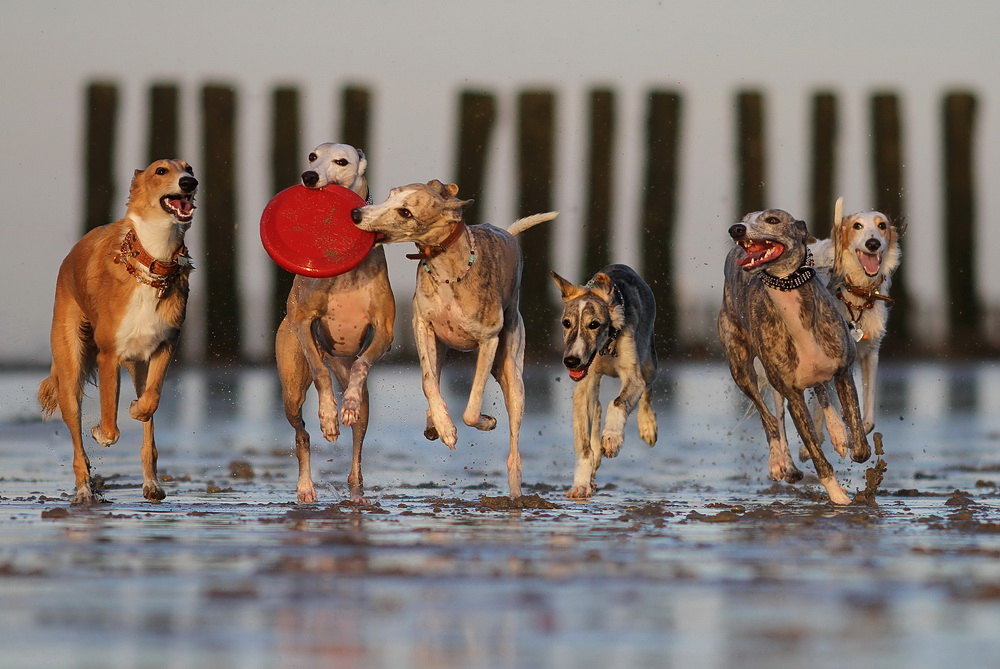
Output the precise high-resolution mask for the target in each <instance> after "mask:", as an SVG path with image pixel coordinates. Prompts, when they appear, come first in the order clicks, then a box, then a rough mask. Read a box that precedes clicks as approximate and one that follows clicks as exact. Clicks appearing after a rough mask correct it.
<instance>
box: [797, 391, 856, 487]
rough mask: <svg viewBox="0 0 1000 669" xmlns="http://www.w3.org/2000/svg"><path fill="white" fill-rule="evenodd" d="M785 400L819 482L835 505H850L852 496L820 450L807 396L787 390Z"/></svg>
mask: <svg viewBox="0 0 1000 669" xmlns="http://www.w3.org/2000/svg"><path fill="white" fill-rule="evenodd" d="M785 399H786V400H787V401H788V411H789V413H791V414H792V422H794V423H795V429H796V430H798V432H799V436H800V437H802V441H804V442H805V445H806V448H807V449H809V455H810V458H811V459H812V461H813V466H814V467H816V476H818V477H819V482H820V483H821V484H823V487H824V488H826V493H827V495H829V496H830V501H831V502H833V503H834V504H850V503H851V497H850V495H848V494H847V491H846V490H844V488H843V487H842V486H841V485H840V482H839V481H837V475H836V473H834V471H833V467H832V466H830V462H829V460H827V459H826V456H825V455H823V449H822V448H820V445H819V442H818V441H817V439H816V433H815V432H814V431H813V422H812V417H811V416H810V415H809V407H808V406H807V405H806V398H805V396H804V395H803V394H802V392H801V391H796V390H788V389H786V393H785Z"/></svg>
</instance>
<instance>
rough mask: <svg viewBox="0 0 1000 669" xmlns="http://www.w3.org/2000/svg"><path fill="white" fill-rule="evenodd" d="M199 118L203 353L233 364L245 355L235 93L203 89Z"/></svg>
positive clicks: (221, 88)
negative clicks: (204, 312) (204, 294)
mask: <svg viewBox="0 0 1000 669" xmlns="http://www.w3.org/2000/svg"><path fill="white" fill-rule="evenodd" d="M202 115H203V122H202V128H203V133H204V135H203V137H202V143H203V146H204V147H205V149H204V150H205V155H204V158H203V162H204V164H205V169H204V175H205V177H204V179H201V182H202V183H203V184H204V189H203V190H202V194H201V196H200V198H199V199H200V200H201V201H202V202H203V204H202V210H201V212H200V214H199V220H200V221H201V224H200V226H199V227H202V228H203V229H204V230H205V261H204V263H203V264H202V266H201V267H204V272H205V286H206V289H207V291H208V296H207V301H206V308H207V312H208V313H207V317H206V336H207V338H208V341H207V342H206V346H205V352H206V357H207V358H208V360H210V361H218V362H235V361H237V360H239V359H240V357H241V355H242V352H243V351H242V347H241V340H240V314H241V309H240V300H239V293H238V292H237V290H236V281H237V276H238V274H237V263H236V178H237V175H236V173H235V172H236V159H237V156H236V91H235V90H234V89H233V88H232V87H230V86H226V85H208V86H205V88H204V89H203V91H202ZM201 267H199V269H201Z"/></svg>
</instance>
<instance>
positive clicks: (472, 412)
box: [462, 337, 500, 430]
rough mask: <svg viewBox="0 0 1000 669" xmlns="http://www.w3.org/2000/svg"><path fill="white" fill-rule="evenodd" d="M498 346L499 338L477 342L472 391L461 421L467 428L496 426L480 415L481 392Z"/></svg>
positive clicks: (483, 415) (484, 428)
mask: <svg viewBox="0 0 1000 669" xmlns="http://www.w3.org/2000/svg"><path fill="white" fill-rule="evenodd" d="M499 345H500V337H490V338H489V339H487V340H485V341H481V342H479V351H478V353H477V355H476V373H475V375H474V376H473V378H472V390H471V391H470V392H469V403H468V404H467V405H466V406H465V413H464V414H462V420H463V421H464V422H465V424H466V425H468V426H469V427H474V428H476V429H477V430H492V429H493V428H495V427H496V426H497V419H496V418H494V417H493V416H487V415H485V414H482V413H480V410H481V409H482V407H483V391H484V390H485V388H486V377H487V376H489V373H490V370H491V369H492V368H493V360H494V358H496V354H497V347H498V346H499Z"/></svg>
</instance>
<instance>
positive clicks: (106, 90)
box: [83, 81, 131, 232]
mask: <svg viewBox="0 0 1000 669" xmlns="http://www.w3.org/2000/svg"><path fill="white" fill-rule="evenodd" d="M86 105H87V108H86V121H85V123H86V128H87V130H86V132H87V139H86V142H87V148H86V151H87V154H86V157H85V158H84V165H83V178H84V184H85V185H84V189H85V193H86V195H85V196H84V197H85V204H84V207H85V210H86V213H85V214H84V219H83V231H84V232H88V231H89V230H93V229H94V228H96V227H98V226H101V225H105V224H107V223H110V222H111V221H113V220H114V218H113V215H114V212H113V211H112V209H113V206H112V198H113V197H114V188H113V184H114V180H115V179H114V153H115V139H116V135H115V128H116V125H117V120H118V86H117V85H116V84H113V83H110V82H101V81H95V82H92V83H91V84H90V85H89V86H88V87H87V101H86ZM128 174H129V175H130V176H131V172H128ZM123 204H124V202H123Z"/></svg>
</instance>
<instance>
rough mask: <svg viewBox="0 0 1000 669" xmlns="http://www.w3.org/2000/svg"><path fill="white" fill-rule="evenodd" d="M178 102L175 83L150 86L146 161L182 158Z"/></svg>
mask: <svg viewBox="0 0 1000 669" xmlns="http://www.w3.org/2000/svg"><path fill="white" fill-rule="evenodd" d="M179 104H180V90H179V89H178V87H177V85H176V84H154V85H153V86H151V87H150V89H149V144H148V149H147V151H146V157H147V159H148V163H152V162H154V161H156V160H161V159H163V158H180V159H182V160H183V159H184V156H182V155H180V153H179V151H180V149H179V146H180V142H179V141H178V136H179V133H180V120H179V111H178V108H179ZM189 162H193V161H189ZM148 163H147V164H148ZM143 167H145V165H143ZM195 173H196V174H197V168H195Z"/></svg>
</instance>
